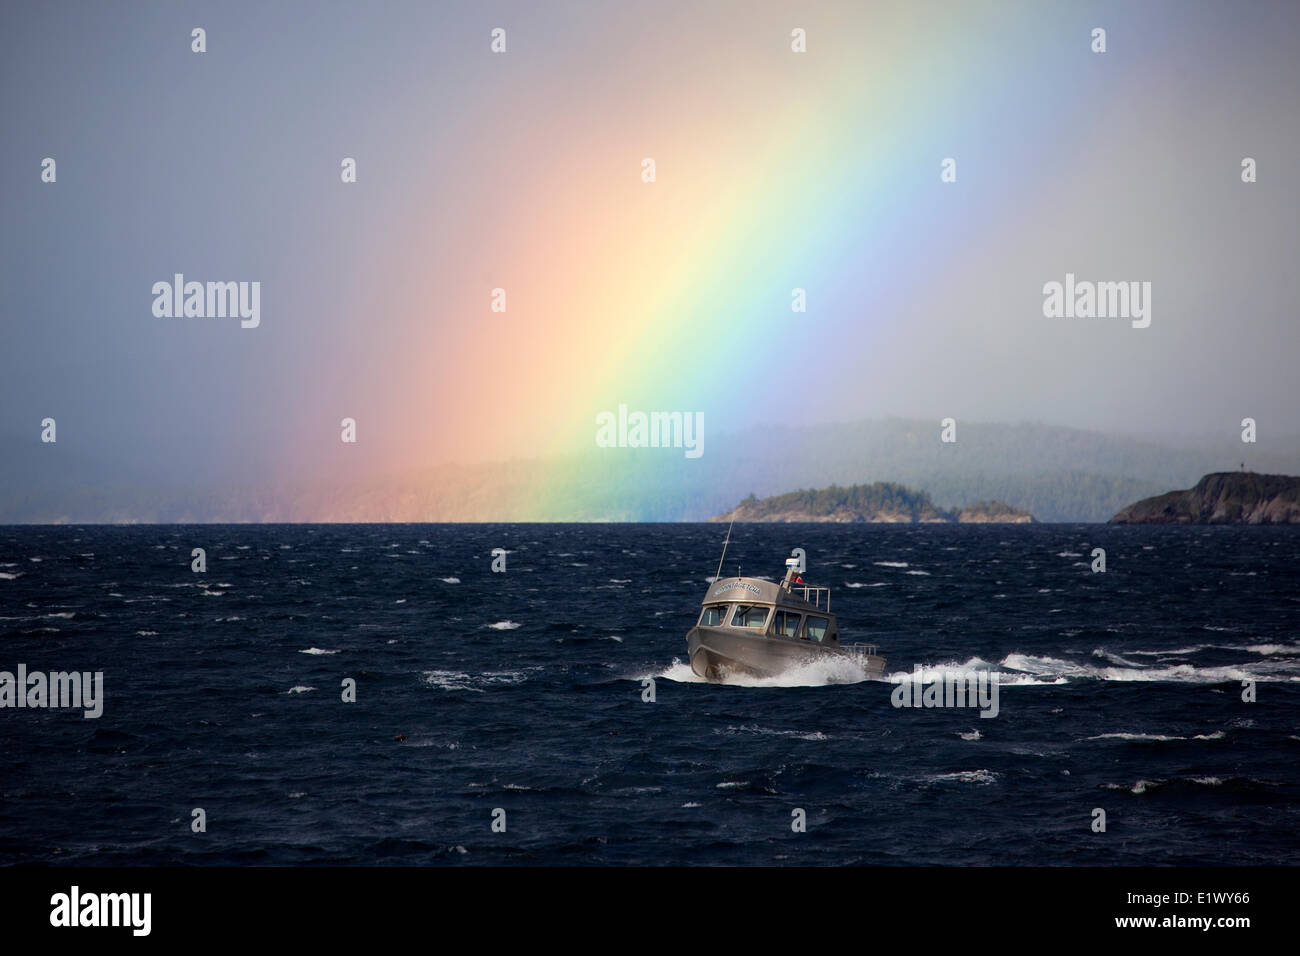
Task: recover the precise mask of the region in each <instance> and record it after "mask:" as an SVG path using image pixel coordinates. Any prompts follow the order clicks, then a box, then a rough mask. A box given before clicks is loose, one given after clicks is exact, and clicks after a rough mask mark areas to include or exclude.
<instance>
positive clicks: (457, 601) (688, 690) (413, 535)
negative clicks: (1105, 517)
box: [0, 525, 1300, 865]
mask: <svg viewBox="0 0 1300 956" xmlns="http://www.w3.org/2000/svg"><path fill="white" fill-rule="evenodd" d="M722 533H723V529H722V528H720V527H718V526H716V525H612V526H611V525H495V526H493V525H476V526H464V525H459V526H456V525H369V526H337V525H336V526H198V527H124V528H119V527H85V528H77V527H59V528H50V527H41V528H15V527H8V528H0V670H7V671H11V672H12V671H14V670H15V669H16V667H17V665H18V664H19V663H24V664H26V665H27V667H28V669H29V671H35V670H43V671H55V670H71V669H76V670H91V671H95V670H99V671H103V672H104V680H105V690H106V702H105V708H104V714H103V716H102V717H100V718H99V719H98V720H88V719H84V718H83V717H82V715H81V712H79V711H65V710H59V711H56V710H31V709H23V710H17V709H4V710H0V747H2V748H3V762H2V763H0V862H3V863H33V862H40V863H55V864H171V863H189V864H304V863H365V864H375V863H379V864H384V863H400V864H421V863H453V864H509V863H527V864H584V863H603V864H622V863H629V864H771V863H783V862H792V863H810V864H855V863H859V864H891V863H900V864H935V863H938V864H972V863H973V864H1097V865H1115V864H1119V865H1126V864H1193V863H1195V864H1229V865H1235V864H1259V863H1273V864H1284V863H1295V862H1296V860H1297V858H1300V852H1298V851H1300V770H1297V763H1296V762H1297V758H1298V757H1300V730H1298V729H1297V725H1298V724H1300V721H1298V720H1297V714H1300V634H1298V633H1297V623H1298V622H1300V531H1298V530H1296V529H1286V528H1280V529H1270V528H1110V527H1097V526H1059V525H1058V526H1033V527H1024V526H1018V527H953V526H906V527H882V526H866V527H863V526H857V527H854V526H840V525H832V526H825V525H819V526H788V525H787V526H747V527H743V528H737V530H736V534H735V537H734V539H733V542H732V545H731V549H730V550H729V552H728V556H727V567H726V569H725V573H728V574H731V573H734V572H735V568H736V565H737V563H739V564H740V566H741V568H742V570H743V571H744V572H745V573H746V574H753V575H758V574H764V573H765V574H768V575H772V576H775V575H777V574H779V573H780V570H781V567H782V564H783V561H784V558H785V557H786V556H787V555H788V554H789V553H790V550H791V549H792V548H794V547H803V548H805V549H806V550H807V552H808V561H809V574H808V575H807V577H808V578H809V580H810V581H813V582H815V583H824V584H829V585H831V586H832V587H833V588H834V602H835V603H834V607H835V610H836V611H837V612H838V614H839V617H840V628H841V632H842V634H843V636H844V638H845V639H846V640H876V641H878V642H879V643H880V645H881V650H882V653H884V654H885V655H886V656H887V657H888V658H889V666H888V668H887V671H888V672H890V673H894V672H897V671H904V670H910V669H911V668H912V667H913V665H915V664H917V663H921V664H924V665H926V666H939V665H945V664H953V665H962V666H966V667H973V668H992V669H994V670H996V671H997V672H998V673H999V674H1000V675H1001V677H1002V685H1001V687H1000V713H999V715H998V716H997V717H996V718H994V719H980V718H979V717H978V715H977V712H975V711H973V710H955V709H950V710H921V709H915V710H907V709H896V708H894V707H893V706H891V703H890V692H891V691H892V690H893V687H892V686H891V685H890V684H887V683H881V682H852V680H853V677H854V676H855V675H853V674H852V673H844V672H841V671H836V670H834V669H832V670H829V671H827V670H821V671H818V670H810V671H808V672H805V673H801V674H797V675H794V676H792V677H791V678H790V679H788V680H786V681H784V683H786V684H794V685H796V686H714V685H708V684H703V683H699V682H696V681H695V680H694V679H693V678H692V677H691V676H690V673H689V669H688V668H687V667H686V666H685V665H684V664H683V663H682V661H684V659H685V654H684V649H685V645H684V640H683V638H684V635H685V632H686V631H687V629H688V628H689V627H690V626H691V625H692V623H693V622H694V620H695V617H696V615H697V611H698V606H699V602H700V600H701V598H702V597H703V594H704V590H705V588H706V583H707V580H708V579H709V577H710V576H711V575H712V574H713V573H714V571H715V568H716V564H717V560H718V550H719V545H720V539H721V537H722ZM1098 546H1100V547H1104V548H1105V549H1106V551H1107V564H1108V571H1107V573H1105V574H1093V573H1091V571H1090V569H1089V561H1090V552H1091V549H1092V548H1093V547H1098ZM195 547H203V548H205V549H206V550H207V560H208V570H207V572H206V573H205V574H195V573H193V572H192V571H191V570H190V550H191V548H195ZM498 547H500V548H505V549H508V551H509V552H510V553H509V556H508V559H507V570H506V573H504V574H494V573H491V571H490V570H489V567H490V563H491V555H490V551H491V549H493V548H498ZM648 676H652V677H655V678H656V681H655V690H656V698H657V699H656V701H655V702H654V703H645V702H643V701H642V699H641V698H642V686H643V685H642V679H643V678H645V677H648ZM349 677H350V678H353V679H355V680H356V682H357V687H358V701H357V702H356V703H353V704H345V703H343V702H342V701H341V699H340V696H341V689H340V684H341V681H342V680H343V679H344V678H349ZM1246 678H1254V679H1255V680H1256V681H1257V682H1258V683H1257V685H1256V687H1257V691H1256V692H1257V696H1258V700H1257V701H1256V702H1255V703H1245V702H1243V701H1242V699H1241V694H1242V683H1241V682H1242V680H1243V679H1246ZM846 681H847V682H846ZM399 735H404V736H405V739H404V740H399V739H397V738H398V736H399ZM195 807H202V808H203V809H204V810H205V811H206V814H207V832H206V833H204V834H195V833H192V832H191V829H190V820H191V810H192V808H195ZM498 807H500V808H503V809H504V810H505V811H506V826H507V829H506V832H505V833H493V832H492V831H491V827H490V825H491V821H492V811H493V809H494V808H498ZM1096 807H1101V808H1103V809H1105V810H1106V811H1107V814H1108V827H1107V832H1105V833H1094V832H1092V830H1091V828H1090V824H1091V822H1092V811H1093V809H1094V808H1096ZM795 808H802V809H803V810H805V812H806V814H807V824H808V827H807V832H806V833H794V832H792V830H791V826H790V824H791V819H792V817H791V813H792V810H794V809H795Z"/></svg>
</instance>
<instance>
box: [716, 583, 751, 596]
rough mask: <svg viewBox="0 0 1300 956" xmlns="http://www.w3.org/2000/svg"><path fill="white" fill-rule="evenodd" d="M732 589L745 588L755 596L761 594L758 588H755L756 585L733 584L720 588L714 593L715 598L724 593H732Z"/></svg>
mask: <svg viewBox="0 0 1300 956" xmlns="http://www.w3.org/2000/svg"><path fill="white" fill-rule="evenodd" d="M732 588H744V589H745V590H746V591H753V592H754V593H755V594H758V593H760V592H759V590H758V588H756V587H754V585H752V584H739V583H732V584H724V585H723V586H722V587H720V588H718V589H717V590H716V591H714V592H713V596H714V597H717V596H718V595H719V594H721V593H722V592H723V591H730V590H731V589H732Z"/></svg>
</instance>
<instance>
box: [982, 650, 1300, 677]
mask: <svg viewBox="0 0 1300 956" xmlns="http://www.w3.org/2000/svg"><path fill="white" fill-rule="evenodd" d="M1000 666H1001V667H1006V668H1010V669H1011V670H1014V671H1017V672H1019V674H1020V676H1023V677H1029V678H1031V679H1032V680H1033V681H1034V682H1037V683H1044V682H1047V683H1052V682H1056V683H1059V682H1060V681H1061V680H1062V679H1064V680H1067V681H1069V680H1107V681H1121V682H1143V681H1150V682H1166V683H1177V684H1222V683H1239V682H1240V681H1243V680H1254V681H1269V680H1286V679H1288V678H1289V677H1290V676H1291V673H1292V672H1293V671H1294V670H1295V666H1294V665H1291V664H1288V663H1285V662H1280V661H1279V662H1277V663H1269V662H1256V663H1252V664H1240V665H1224V666H1218V667H1196V666H1193V665H1192V664H1173V665H1170V666H1167V667H1142V666H1127V667H1125V666H1118V667H1105V666H1097V665H1093V664H1080V663H1075V662H1073V661H1065V660H1061V659H1059V658H1055V657H1039V656H1035V655H1032V654H1008V655H1007V656H1006V657H1004V658H1003V659H1002V662H1001V664H1000Z"/></svg>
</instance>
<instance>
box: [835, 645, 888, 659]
mask: <svg viewBox="0 0 1300 956" xmlns="http://www.w3.org/2000/svg"><path fill="white" fill-rule="evenodd" d="M840 650H841V651H843V652H844V653H845V654H848V655H849V656H850V657H879V656H880V653H879V649H878V646H877V645H875V644H841V645H840Z"/></svg>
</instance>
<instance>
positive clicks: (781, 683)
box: [636, 656, 868, 687]
mask: <svg viewBox="0 0 1300 956" xmlns="http://www.w3.org/2000/svg"><path fill="white" fill-rule="evenodd" d="M646 677H654V678H655V679H662V680H670V681H674V682H676V683H679V684H704V683H707V682H706V681H705V680H704V678H702V677H699V676H697V675H696V674H695V672H694V671H692V670H691V665H690V664H688V663H685V662H684V661H682V660H681V659H680V658H676V657H674V658H673V662H672V663H671V664H669V665H668V666H667V667H665V668H664V669H663V670H661V671H658V672H655V673H651V674H642V675H639V676H638V677H637V678H636V680H644V679H645V678H646ZM867 679H868V678H867V674H866V672H865V671H864V670H863V669H862V668H861V667H859V666H858V665H857V664H855V663H853V661H851V660H849V659H848V658H846V657H839V656H836V657H830V656H826V657H819V658H817V659H815V660H811V661H808V662H807V663H804V664H796V665H794V666H792V667H790V668H788V669H787V670H785V671H783V672H782V673H781V674H778V675H777V676H776V677H751V676H749V675H747V674H731V675H728V676H727V677H725V678H724V679H723V680H721V681H718V682H717V683H721V684H729V685H731V686H733V687H825V686H827V685H829V684H857V683H860V682H861V681H865V680H867Z"/></svg>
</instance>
